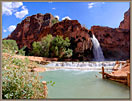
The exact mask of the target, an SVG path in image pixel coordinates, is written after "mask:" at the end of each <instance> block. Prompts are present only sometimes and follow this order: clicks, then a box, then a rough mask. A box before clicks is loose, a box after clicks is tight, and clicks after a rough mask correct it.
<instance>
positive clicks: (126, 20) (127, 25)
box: [119, 8, 130, 30]
mask: <svg viewBox="0 0 132 101" xmlns="http://www.w3.org/2000/svg"><path fill="white" fill-rule="evenodd" d="M119 28H121V29H127V30H130V8H129V10H128V11H127V12H125V14H124V20H123V21H122V22H121V23H120V26H119Z"/></svg>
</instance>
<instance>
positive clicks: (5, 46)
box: [2, 40, 18, 53]
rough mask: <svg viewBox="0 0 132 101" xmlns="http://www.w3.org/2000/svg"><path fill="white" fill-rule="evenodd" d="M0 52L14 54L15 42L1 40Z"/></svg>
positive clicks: (16, 49) (15, 50)
mask: <svg viewBox="0 0 132 101" xmlns="http://www.w3.org/2000/svg"><path fill="white" fill-rule="evenodd" d="M2 51H3V52H8V53H15V52H17V51H18V46H17V43H16V41H15V40H2Z"/></svg>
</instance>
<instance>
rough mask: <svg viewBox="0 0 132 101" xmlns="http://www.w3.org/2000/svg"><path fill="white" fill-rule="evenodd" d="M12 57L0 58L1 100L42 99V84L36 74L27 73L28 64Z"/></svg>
mask: <svg viewBox="0 0 132 101" xmlns="http://www.w3.org/2000/svg"><path fill="white" fill-rule="evenodd" d="M26 61H27V59H25V61H22V60H20V59H18V58H13V57H12V56H6V57H4V56H3V57H2V98H3V99H40V98H44V95H43V84H42V83H41V82H40V79H39V77H38V76H37V73H36V72H29V71H28V67H27V65H28V62H26Z"/></svg>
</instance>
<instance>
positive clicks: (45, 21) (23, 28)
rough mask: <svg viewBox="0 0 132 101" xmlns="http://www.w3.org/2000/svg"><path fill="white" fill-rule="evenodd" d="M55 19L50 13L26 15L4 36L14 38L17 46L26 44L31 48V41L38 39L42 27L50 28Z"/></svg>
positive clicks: (20, 46)
mask: <svg viewBox="0 0 132 101" xmlns="http://www.w3.org/2000/svg"><path fill="white" fill-rule="evenodd" d="M53 19H55V18H54V17H53V16H52V15H51V14H49V13H46V14H40V13H38V14H36V15H32V16H29V17H27V18H26V19H24V20H23V21H22V22H21V23H19V24H17V27H16V29H15V30H14V31H13V32H12V33H11V34H10V35H9V36H8V37H7V38H6V39H14V40H16V42H17V44H18V46H19V48H22V47H23V46H27V47H28V48H29V49H31V46H32V43H33V41H37V40H38V39H39V37H40V36H39V34H40V32H41V31H42V30H43V28H45V29H46V28H47V29H48V28H50V27H51V26H52V23H51V22H52V20H53ZM47 29H46V30H47Z"/></svg>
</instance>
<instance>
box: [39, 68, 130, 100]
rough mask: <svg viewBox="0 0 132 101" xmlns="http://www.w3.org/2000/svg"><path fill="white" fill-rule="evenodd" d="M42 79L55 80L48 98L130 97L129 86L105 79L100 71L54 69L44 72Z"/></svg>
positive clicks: (49, 87)
mask: <svg viewBox="0 0 132 101" xmlns="http://www.w3.org/2000/svg"><path fill="white" fill-rule="evenodd" d="M40 75H41V76H42V77H43V79H42V80H45V81H50V80H52V81H54V82H55V85H54V86H53V87H52V86H50V85H48V98H73V99H76V98H77V99H79V98H80V99H83V98H84V99H85V98H87V99H103V98H107V99H111V98H113V99H128V98H129V88H128V87H127V86H125V85H123V84H120V83H117V82H114V81H110V80H103V79H102V78H101V74H99V73H98V71H79V70H76V71H75V70H54V71H47V72H42V73H40Z"/></svg>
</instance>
